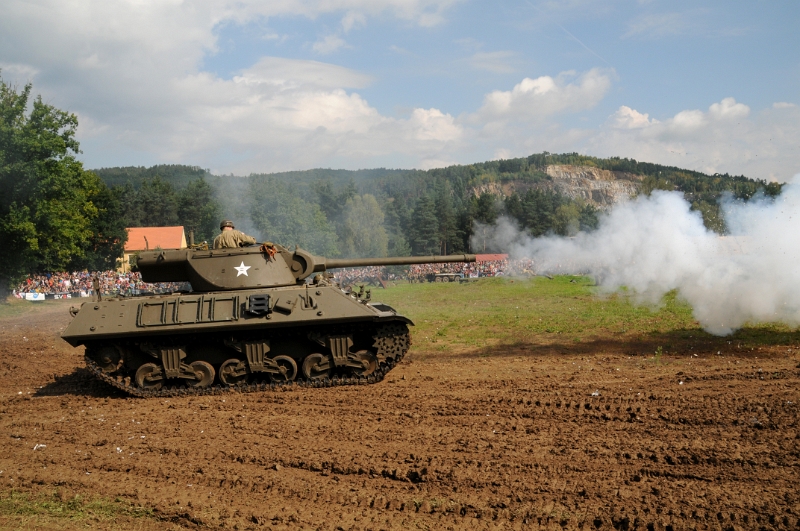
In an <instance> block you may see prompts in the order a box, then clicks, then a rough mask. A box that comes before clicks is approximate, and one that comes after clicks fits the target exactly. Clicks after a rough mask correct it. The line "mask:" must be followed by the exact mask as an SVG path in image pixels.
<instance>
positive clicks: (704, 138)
mask: <svg viewBox="0 0 800 531" xmlns="http://www.w3.org/2000/svg"><path fill="white" fill-rule="evenodd" d="M647 118H648V117H647V115H646V114H642V113H639V112H638V111H636V110H634V109H631V108H629V107H625V106H622V107H620V108H619V109H618V110H617V112H616V113H615V114H614V115H612V116H611V117H610V118H609V120H608V121H607V122H606V125H605V126H604V127H601V128H600V129H598V130H597V131H591V132H589V135H588V137H587V138H586V140H585V141H584V142H583V144H582V146H583V149H584V150H585V151H587V152H590V153H593V154H596V155H599V156H612V155H617V156H627V157H632V158H636V159H638V160H646V161H651V162H659V163H662V164H670V165H675V166H678V167H683V168H690V169H696V170H700V171H705V172H708V173H731V174H736V175H740V174H745V175H747V176H749V177H754V178H759V179H766V180H780V181H786V180H787V179H789V178H790V176H791V175H793V174H794V173H797V171H798V169H800V166H798V162H797V161H798V155H800V146H798V144H797V138H800V108H798V107H797V106H793V105H788V106H785V105H774V106H773V107H772V108H768V109H764V110H762V111H760V112H758V113H756V114H755V115H752V113H751V110H750V108H749V107H748V106H747V105H744V104H742V103H737V102H736V100H735V99H734V98H725V99H723V100H721V101H720V102H718V103H714V104H712V105H710V106H709V108H708V111H706V112H703V111H700V110H685V111H681V112H679V113H677V114H675V116H673V117H672V118H669V119H666V120H664V121H658V120H654V119H647ZM630 124H633V125H635V127H632V126H631V125H630Z"/></svg>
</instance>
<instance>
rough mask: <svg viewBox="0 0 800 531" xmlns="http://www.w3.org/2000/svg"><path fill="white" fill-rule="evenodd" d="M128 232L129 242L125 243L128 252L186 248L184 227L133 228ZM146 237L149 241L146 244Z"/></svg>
mask: <svg viewBox="0 0 800 531" xmlns="http://www.w3.org/2000/svg"><path fill="white" fill-rule="evenodd" d="M125 230H127V231H128V241H127V242H125V250H126V251H144V250H145V249H150V250H151V251H152V250H154V249H155V248H156V247H160V248H161V249H182V248H184V247H186V239H185V237H184V234H183V227H133V228H130V229H125ZM145 237H147V241H146V242H145Z"/></svg>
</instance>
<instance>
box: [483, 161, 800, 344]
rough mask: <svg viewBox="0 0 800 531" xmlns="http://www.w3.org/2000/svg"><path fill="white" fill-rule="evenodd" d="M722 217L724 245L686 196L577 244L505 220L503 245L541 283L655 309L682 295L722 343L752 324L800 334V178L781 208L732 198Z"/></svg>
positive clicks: (603, 227) (669, 198) (622, 212)
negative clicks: (548, 280)
mask: <svg viewBox="0 0 800 531" xmlns="http://www.w3.org/2000/svg"><path fill="white" fill-rule="evenodd" d="M722 210H723V214H724V217H725V222H726V224H727V226H728V229H729V232H730V234H729V235H727V236H724V237H720V236H719V235H717V234H715V233H714V232H712V231H709V230H707V229H706V228H705V227H704V226H703V220H702V218H701V216H700V214H699V213H698V212H696V211H694V212H693V211H691V210H690V205H689V203H687V202H686V200H684V199H683V196H682V194H681V193H679V192H663V191H656V192H653V194H652V195H651V196H649V197H647V196H640V197H638V198H637V199H634V200H631V201H627V202H624V203H621V204H618V205H617V206H615V207H614V208H613V209H612V210H611V211H609V212H608V213H606V214H603V215H602V216H601V218H600V224H599V227H598V229H597V230H596V231H594V232H591V233H579V234H578V235H577V236H575V237H574V238H560V237H553V236H549V237H544V238H535V239H534V238H532V237H530V236H528V235H527V234H525V233H524V232H521V231H520V230H518V229H517V228H516V226H515V225H514V224H513V222H511V221H509V220H508V219H505V218H503V219H500V220H499V221H498V223H497V225H496V226H495V227H494V233H493V236H494V239H495V241H496V242H497V244H498V245H499V247H501V248H503V249H505V250H507V251H508V252H509V254H510V255H511V257H512V258H533V259H534V264H535V267H536V270H537V272H539V273H554V274H556V273H558V274H565V273H582V274H590V275H592V276H594V277H595V278H596V279H597V281H598V284H599V285H600V286H602V287H603V288H604V289H606V290H609V291H614V290H617V289H619V288H621V287H622V286H626V287H627V288H628V289H629V290H631V291H633V292H634V294H635V296H636V297H637V299H638V300H639V301H641V302H644V303H650V304H658V303H659V302H660V301H661V300H662V297H663V296H664V294H665V293H667V292H669V291H671V290H677V292H678V295H679V297H681V298H682V299H684V300H686V301H687V302H688V303H689V304H690V305H691V306H692V308H693V310H694V316H695V318H696V319H697V320H698V321H699V322H700V324H701V325H702V326H703V328H704V329H705V330H706V331H708V332H710V333H712V334H716V335H727V334H730V333H732V332H733V331H734V330H736V329H737V328H740V327H742V326H743V325H744V324H745V323H758V322H762V323H763V322H784V323H786V324H789V325H792V326H798V325H800V175H798V176H795V179H794V182H793V183H790V184H787V185H785V186H784V187H783V192H782V194H781V195H780V196H778V197H777V198H775V199H774V200H772V199H770V198H763V197H761V198H754V199H752V200H750V201H749V202H747V203H744V202H741V201H734V200H733V199H731V198H727V199H726V200H724V201H723V204H722ZM477 243H478V242H474V245H475V244H477Z"/></svg>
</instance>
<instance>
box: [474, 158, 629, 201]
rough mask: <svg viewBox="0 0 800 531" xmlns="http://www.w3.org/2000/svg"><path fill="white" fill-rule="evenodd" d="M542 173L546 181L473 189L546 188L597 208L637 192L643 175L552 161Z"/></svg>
mask: <svg viewBox="0 0 800 531" xmlns="http://www.w3.org/2000/svg"><path fill="white" fill-rule="evenodd" d="M545 173H547V175H548V176H549V177H550V179H549V180H547V181H540V182H536V183H531V182H526V181H508V182H505V183H501V182H494V183H489V184H486V185H483V186H480V187H478V188H477V189H476V190H475V193H476V194H478V195H480V194H482V193H487V192H488V193H492V194H496V195H502V196H509V195H511V194H512V193H514V192H517V193H518V194H524V193H525V192H527V191H528V190H530V189H537V190H549V191H553V192H558V193H559V194H561V195H565V196H567V197H570V198H572V199H582V200H583V201H585V202H586V203H587V204H590V205H593V206H595V207H597V208H599V209H607V208H609V207H611V206H612V205H614V204H616V203H618V202H619V201H621V200H623V199H628V198H630V197H632V196H635V195H636V194H638V193H639V190H640V189H641V186H642V180H643V179H644V178H643V177H642V176H641V175H636V174H633V173H628V172H622V171H609V170H601V169H599V168H594V167H591V166H571V165H552V166H548V167H547V169H546V170H545Z"/></svg>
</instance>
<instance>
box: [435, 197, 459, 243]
mask: <svg viewBox="0 0 800 531" xmlns="http://www.w3.org/2000/svg"><path fill="white" fill-rule="evenodd" d="M434 206H435V212H436V220H437V224H436V228H437V233H438V239H439V250H438V253H439V254H442V255H446V254H450V253H451V252H458V251H459V250H462V244H463V240H462V239H461V237H462V235H461V231H460V230H459V227H458V217H457V215H456V211H455V209H454V207H453V198H452V190H451V188H450V185H449V184H448V183H447V181H442V182H440V183H439V184H438V186H437V189H436V201H435V202H434Z"/></svg>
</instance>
